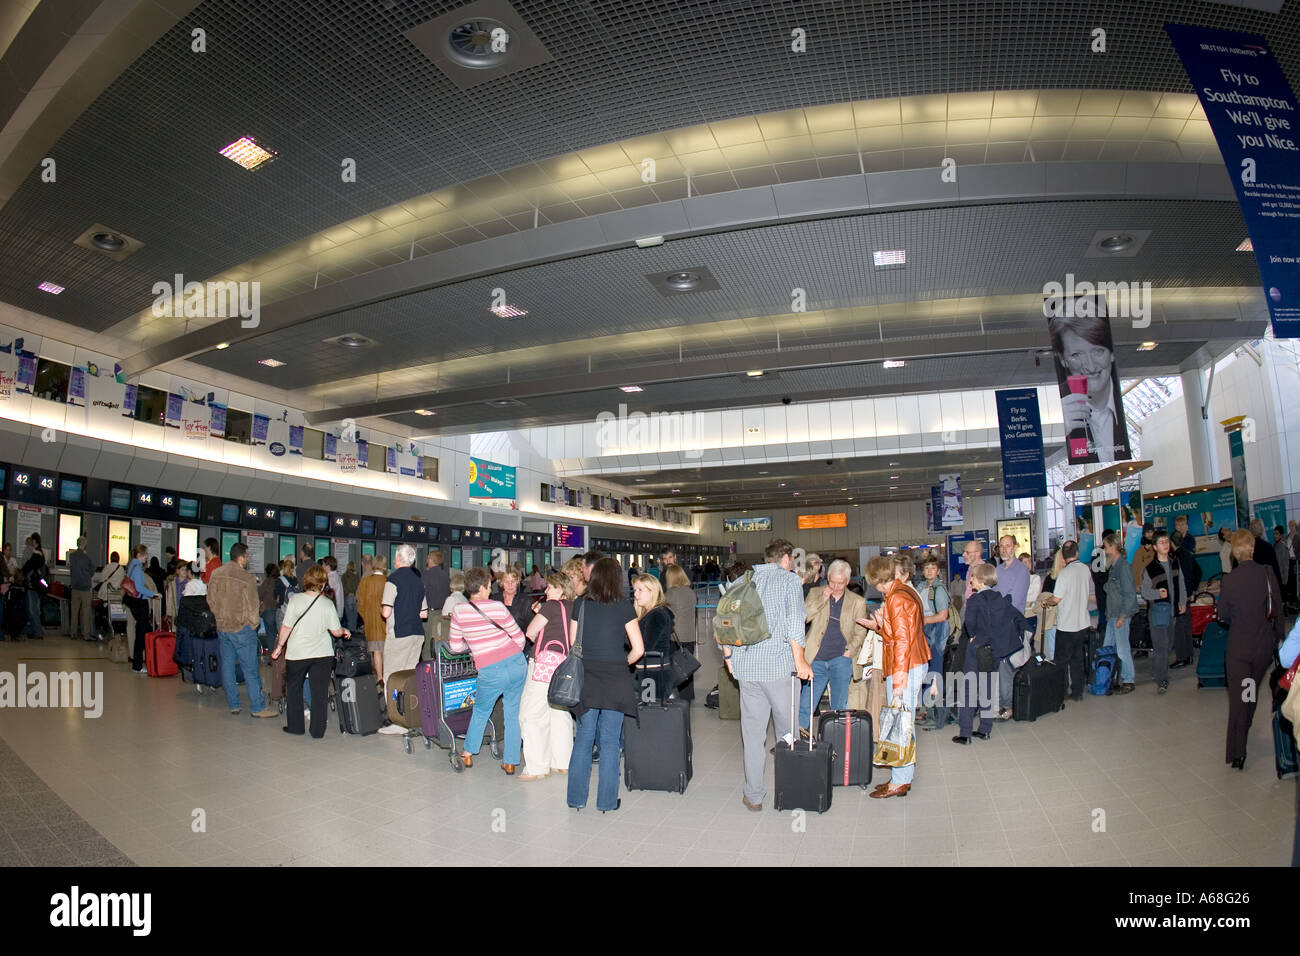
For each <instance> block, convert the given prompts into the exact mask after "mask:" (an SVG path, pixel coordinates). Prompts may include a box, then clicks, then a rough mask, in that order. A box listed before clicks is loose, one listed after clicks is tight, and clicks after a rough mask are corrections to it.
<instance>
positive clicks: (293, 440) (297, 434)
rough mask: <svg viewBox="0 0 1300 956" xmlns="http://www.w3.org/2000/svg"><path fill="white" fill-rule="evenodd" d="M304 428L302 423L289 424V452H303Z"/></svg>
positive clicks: (298, 453) (293, 453) (299, 453)
mask: <svg viewBox="0 0 1300 956" xmlns="http://www.w3.org/2000/svg"><path fill="white" fill-rule="evenodd" d="M302 428H303V426H301V425H290V426H289V454H291V455H301V454H302Z"/></svg>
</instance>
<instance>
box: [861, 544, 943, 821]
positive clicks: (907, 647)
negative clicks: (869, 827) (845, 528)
mask: <svg viewBox="0 0 1300 956" xmlns="http://www.w3.org/2000/svg"><path fill="white" fill-rule="evenodd" d="M911 570H912V562H911V561H910V560H909V559H907V558H904V557H901V556H899V557H895V558H887V557H875V558H872V559H871V561H869V562H868V563H867V569H866V571H867V581H868V582H869V583H870V584H871V585H872V587H875V588H877V589H879V590H880V592H881V593H882V594H883V595H884V596H885V599H884V602H883V603H882V604H881V606H880V608H879V610H877V611H876V612H874V613H873V614H871V615H870V616H868V617H866V618H860V619H859V620H858V623H859V624H861V625H862V626H864V627H867V628H870V629H872V630H874V631H878V632H879V633H880V637H881V643H882V644H883V646H884V652H883V655H882V656H883V667H882V669H883V671H884V673H885V678H886V680H887V681H888V682H889V687H888V693H889V706H888V707H887V708H886V709H887V711H892V712H895V713H892V714H890V715H889V716H891V717H892V718H893V720H895V721H896V722H901V724H902V726H903V727H904V730H905V733H904V736H906V737H907V738H908V739H907V740H901V739H899V740H897V741H895V743H896V744H898V745H899V746H900V748H901V751H902V752H901V754H900V757H899V759H900V760H901V761H902V762H900V763H899V764H898V765H895V766H894V767H893V773H892V776H891V779H890V781H889V783H882V784H880V785H879V786H878V787H877V788H876V789H875V790H873V791H872V793H871V796H872V797H875V798H877V799H882V798H887V797H903V796H906V795H907V792H908V790H910V789H911V786H912V780H913V778H914V776H915V773H916V750H915V736H914V734H913V733H912V732H911V730H912V728H914V715H915V711H916V704H917V700H918V699H919V697H920V694H921V684H922V682H923V680H924V678H925V673H926V671H927V670H928V669H929V666H930V645H929V644H927V643H926V640H925V629H924V620H925V609H924V607H923V606H922V604H921V598H920V596H919V595H917V593H916V591H915V590H914V589H913V588H911V587H910V586H909V585H908V583H907V578H908V577H909V576H910V575H911ZM885 717H886V715H885V714H882V715H881V718H880V721H881V724H882V728H883V725H884V723H885ZM881 737H882V740H883V739H890V738H889V735H888V734H886V733H885V731H884V730H883V729H882V733H881Z"/></svg>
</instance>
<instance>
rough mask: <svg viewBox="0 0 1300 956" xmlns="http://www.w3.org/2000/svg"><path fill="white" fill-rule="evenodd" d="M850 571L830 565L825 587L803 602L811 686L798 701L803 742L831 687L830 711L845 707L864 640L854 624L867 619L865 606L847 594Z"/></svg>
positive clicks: (863, 632)
mask: <svg viewBox="0 0 1300 956" xmlns="http://www.w3.org/2000/svg"><path fill="white" fill-rule="evenodd" d="M851 573H852V568H850V567H849V564H848V562H847V561H840V560H838V559H837V560H835V561H832V562H831V564H830V567H829V568H827V570H826V581H827V584H826V587H824V588H818V587H814V588H813V589H812V590H811V591H809V592H808V597H807V598H806V599H805V600H804V612H805V619H806V620H807V621H808V623H809V628H808V636H807V638H806V640H807V644H806V645H805V647H804V657H805V659H806V660H808V661H810V663H811V666H812V686H811V688H810V687H809V685H808V684H804V685H803V690H802V696H801V698H800V701H799V726H800V728H801V733H802V734H803V735H804V737H805V738H807V737H809V736H810V735H811V734H812V712H813V710H814V709H816V707H817V703H818V702H819V701H820V700H821V699H822V692H823V691H825V690H826V685H827V684H830V686H831V710H845V709H847V708H848V706H849V679H850V678H851V677H852V676H853V665H854V662H855V661H857V659H858V654H859V653H860V652H861V651H862V645H863V644H864V643H865V642H866V639H867V629H866V628H865V627H863V626H862V625H861V624H858V623H857V620H858V618H860V617H866V616H867V602H866V600H865V599H864V598H862V597H861V596H860V595H857V594H854V593H853V592H852V591H849V590H848V584H849V576H850V575H851Z"/></svg>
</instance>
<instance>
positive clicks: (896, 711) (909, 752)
mask: <svg viewBox="0 0 1300 956" xmlns="http://www.w3.org/2000/svg"><path fill="white" fill-rule="evenodd" d="M914 730H915V727H914V725H913V723H912V712H911V711H910V710H907V709H905V708H904V707H903V706H902V704H901V702H900V703H899V704H898V705H897V706H895V705H894V704H890V705H889V706H888V707H886V708H884V709H883V710H882V711H881V712H880V741H879V743H877V744H876V753H875V756H873V757H872V763H874V764H876V765H877V766H879V767H907V766H910V765H911V764H914V763H916V735H915V733H914Z"/></svg>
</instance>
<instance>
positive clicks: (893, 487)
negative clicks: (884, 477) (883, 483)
mask: <svg viewBox="0 0 1300 956" xmlns="http://www.w3.org/2000/svg"><path fill="white" fill-rule="evenodd" d="M889 490H890V491H897V490H898V485H890V486H889Z"/></svg>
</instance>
